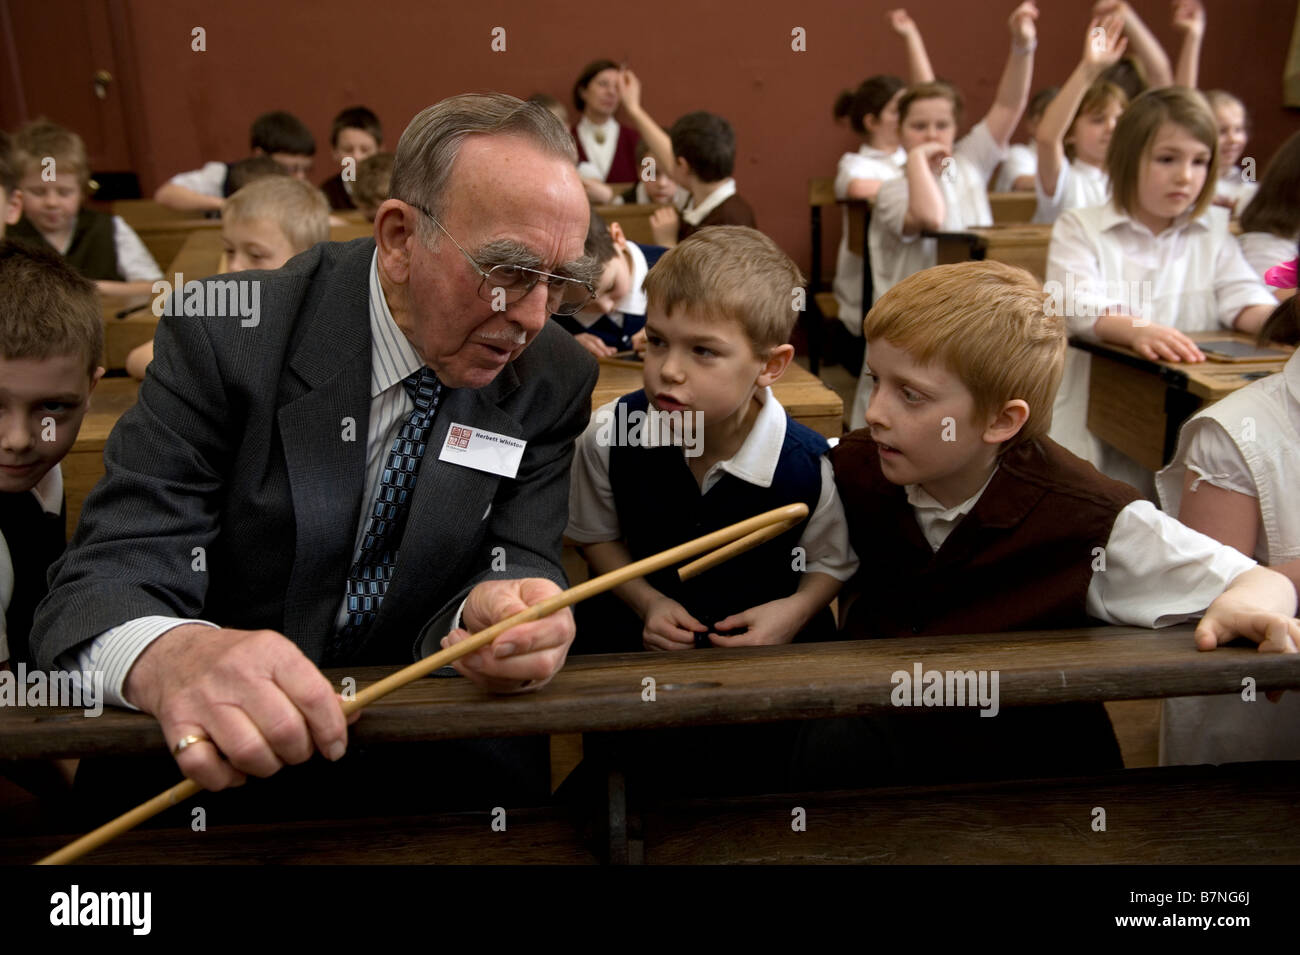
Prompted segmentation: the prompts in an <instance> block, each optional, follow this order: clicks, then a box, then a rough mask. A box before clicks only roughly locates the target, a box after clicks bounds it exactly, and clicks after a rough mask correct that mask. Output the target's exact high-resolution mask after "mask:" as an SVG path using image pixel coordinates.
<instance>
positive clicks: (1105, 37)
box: [1034, 15, 1128, 196]
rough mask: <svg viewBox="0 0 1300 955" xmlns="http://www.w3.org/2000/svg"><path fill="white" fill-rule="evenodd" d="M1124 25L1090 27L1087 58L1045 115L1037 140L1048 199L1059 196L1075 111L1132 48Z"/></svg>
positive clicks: (1110, 20)
mask: <svg viewBox="0 0 1300 955" xmlns="http://www.w3.org/2000/svg"><path fill="white" fill-rule="evenodd" d="M1123 28H1124V23H1123V21H1122V20H1121V19H1120V18H1119V17H1117V16H1114V15H1112V16H1108V17H1104V18H1098V19H1094V20H1093V21H1092V22H1091V23H1089V24H1088V35H1087V37H1086V38H1085V39H1084V41H1083V59H1081V60H1079V65H1078V66H1076V67H1075V68H1074V72H1073V73H1071V74H1070V78H1069V79H1068V80H1066V81H1065V85H1064V86H1062V87H1061V91H1060V92H1059V93H1057V94H1056V95H1055V96H1054V97H1052V101H1051V103H1049V104H1048V106H1047V109H1046V110H1045V111H1044V112H1043V118H1042V120H1041V121H1040V122H1039V124H1038V130H1037V133H1036V135H1035V137H1034V140H1035V143H1034V145H1035V147H1036V149H1037V151H1038V182H1039V185H1041V186H1042V187H1043V194H1044V195H1046V196H1055V195H1056V186H1057V180H1058V179H1060V176H1061V167H1063V166H1064V165H1065V134H1066V133H1068V132H1069V130H1070V122H1071V120H1073V119H1074V114H1075V111H1076V110H1078V108H1079V104H1080V103H1081V102H1083V96H1084V94H1085V93H1087V92H1088V87H1090V86H1092V84H1093V83H1095V82H1096V81H1097V78H1098V77H1099V76H1101V74H1102V73H1104V72H1105V71H1106V69H1107V68H1108V67H1110V66H1111V65H1112V64H1114V63H1117V62H1118V61H1119V58H1120V57H1121V56H1123V55H1124V48H1125V47H1126V46H1127V45H1128V41H1127V40H1125V39H1124V38H1123V37H1122V36H1120V33H1121V32H1122V31H1123Z"/></svg>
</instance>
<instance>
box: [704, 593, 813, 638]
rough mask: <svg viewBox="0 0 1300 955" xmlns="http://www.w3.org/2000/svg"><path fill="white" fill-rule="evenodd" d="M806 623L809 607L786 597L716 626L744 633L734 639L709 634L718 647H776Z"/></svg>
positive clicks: (728, 618)
mask: <svg viewBox="0 0 1300 955" xmlns="http://www.w3.org/2000/svg"><path fill="white" fill-rule="evenodd" d="M807 622H808V610H807V607H806V606H804V605H803V604H801V603H800V602H799V601H797V600H795V599H793V598H791V597H785V598H783V599H781V600H773V601H771V602H769V603H765V604H759V605H758V606H757V607H750V608H749V609H748V610H745V611H742V612H741V613H733V614H732V615H731V616H730V617H724V618H723V619H721V620H719V621H718V622H717V623H716V624H714V627H715V628H716V629H717V630H741V631H743V632H742V633H736V634H733V635H731V636H724V635H722V634H719V633H710V634H709V640H711V641H712V642H713V644H714V645H715V646H719V647H762V646H777V645H779V644H782V643H789V642H790V641H791V640H793V639H794V636H795V634H796V633H798V632H799V631H800V629H802V627H803V625H804V624H805V623H807Z"/></svg>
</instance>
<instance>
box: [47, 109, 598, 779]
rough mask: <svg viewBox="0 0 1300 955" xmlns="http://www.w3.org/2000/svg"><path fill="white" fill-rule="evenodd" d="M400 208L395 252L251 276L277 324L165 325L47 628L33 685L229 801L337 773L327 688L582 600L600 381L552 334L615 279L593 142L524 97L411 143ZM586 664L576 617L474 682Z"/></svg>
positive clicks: (330, 247) (333, 713) (333, 255)
mask: <svg viewBox="0 0 1300 955" xmlns="http://www.w3.org/2000/svg"><path fill="white" fill-rule="evenodd" d="M391 194H392V196H393V197H394V198H391V199H389V200H387V201H386V202H384V203H383V205H382V206H381V207H380V209H379V213H378V216H377V218H376V219H375V234H374V238H373V240H371V239H362V240H357V241H355V242H351V243H347V244H335V243H325V244H321V245H318V246H316V247H315V248H313V249H311V250H310V251H308V252H305V253H303V254H302V255H299V256H297V257H296V258H295V259H293V260H292V261H290V262H289V263H288V264H287V265H286V266H285V267H284V268H283V269H281V270H279V271H276V272H257V273H243V274H241V275H240V277H239V278H240V279H241V280H249V281H254V282H257V283H260V286H259V293H260V298H259V299H258V301H259V302H260V315H258V316H257V318H256V321H255V322H254V321H250V320H249V319H248V318H247V317H244V318H243V319H242V320H241V318H240V317H220V316H213V315H206V316H199V317H181V316H179V315H175V316H170V317H167V318H165V319H164V320H163V321H162V322H161V323H160V325H159V329H158V334H157V348H156V352H157V354H156V357H155V359H154V362H153V365H152V366H151V369H150V372H149V376H148V377H147V378H146V380H145V381H144V383H143V385H142V386H141V389H140V398H139V403H138V404H137V405H136V406H135V407H134V408H132V409H131V410H130V411H129V412H127V413H126V414H125V415H124V416H123V417H122V420H121V421H120V422H119V424H118V426H117V428H116V429H114V432H113V434H112V437H111V438H110V439H109V443H108V445H107V447H106V448H105V455H104V457H105V464H106V471H107V473H106V475H105V478H104V480H103V481H101V482H100V484H99V485H98V486H97V487H96V489H95V491H94V492H93V493H92V494H91V496H90V497H89V499H88V500H87V502H86V505H85V509H84V511H83V516H82V520H81V522H80V524H79V526H78V528H77V533H76V536H75V538H74V540H73V542H72V545H71V547H70V548H69V550H68V552H67V553H66V555H65V556H64V558H63V559H62V560H61V561H60V562H59V563H58V564H57V565H56V566H55V568H54V569H53V571H52V574H53V577H52V581H53V584H52V587H51V590H50V594H49V596H48V598H47V599H46V600H45V601H44V602H43V603H42V605H41V606H40V608H39V609H38V611H37V618H36V621H35V624H34V627H33V631H32V637H31V643H32V647H33V649H34V652H35V654H36V656H37V658H38V660H40V661H41V664H42V665H44V666H47V667H49V666H55V665H57V666H61V667H65V668H67V669H92V668H97V669H101V670H103V671H104V672H105V674H106V679H105V683H106V686H107V689H108V693H109V700H110V702H117V703H119V704H123V705H128V706H135V707H138V708H140V709H142V710H144V711H146V712H149V713H152V714H153V715H154V716H156V717H157V718H158V720H159V722H160V723H161V727H162V730H163V734H164V736H165V738H166V740H167V744H168V746H170V747H172V749H173V754H174V755H175V756H176V760H177V762H178V763H179V765H180V768H181V770H182V771H183V772H184V773H185V774H186V775H188V776H190V777H191V778H193V779H194V780H196V781H197V782H198V783H200V784H201V785H203V786H204V787H206V788H208V789H214V790H215V789H222V788H224V787H227V786H230V785H235V784H238V783H240V782H242V781H243V780H244V779H245V774H254V775H257V776H268V775H270V774H272V773H274V772H276V771H277V770H278V769H279V768H280V767H281V766H283V765H284V764H286V763H290V764H296V763H302V762H304V761H306V760H307V759H308V758H309V757H311V756H312V754H313V753H314V752H315V751H320V752H321V753H323V754H324V755H325V756H327V757H328V758H330V759H338V758H339V757H341V756H342V755H343V753H344V751H345V748H346V740H347V729H346V725H345V720H344V717H343V715H342V712H341V709H340V706H339V700H338V697H337V696H336V695H335V693H334V691H333V689H332V687H331V686H330V683H329V682H328V681H327V680H326V679H325V677H324V676H322V675H321V672H320V670H319V669H318V666H330V665H333V666H341V665H348V664H357V665H360V664H374V663H406V662H409V661H410V660H412V659H413V658H416V657H419V656H422V655H427V654H428V653H431V652H433V651H434V650H436V649H437V647H438V645H439V644H442V645H449V644H450V643H454V642H456V641H458V640H461V639H464V638H465V637H466V636H467V635H468V632H472V631H475V630H478V629H480V628H483V627H486V626H488V625H490V624H491V623H494V622H495V621H497V620H500V619H503V618H504V617H506V616H508V615H510V614H512V613H514V612H517V611H518V610H521V609H523V608H524V607H525V606H528V605H531V604H534V603H537V602H538V601H540V600H542V599H543V598H545V597H547V596H550V595H552V594H554V593H556V592H557V591H558V590H559V588H560V585H561V584H562V583H563V582H564V575H563V571H562V570H561V567H560V546H561V545H560V542H561V534H562V532H563V528H564V525H565V520H566V516H567V509H566V502H567V500H568V475H569V464H570V460H571V457H572V453H573V440H574V438H575V436H577V435H578V434H579V433H580V432H581V431H582V429H583V427H584V426H585V424H586V422H587V419H588V416H589V410H590V404H589V402H590V394H591V390H592V388H593V386H594V384H595V379H596V366H595V362H594V361H593V360H592V359H591V358H590V357H589V356H588V355H587V353H586V352H585V351H584V350H583V349H582V348H581V347H579V346H578V345H576V344H575V343H574V341H573V339H572V337H571V336H569V335H568V334H565V333H564V332H563V330H562V329H560V328H558V327H556V325H555V323H553V322H548V320H547V319H548V315H549V314H551V313H554V312H556V311H560V312H564V311H568V310H570V309H574V310H576V308H578V307H581V305H582V304H585V302H586V301H588V300H589V298H590V295H591V282H592V280H593V279H594V269H593V267H592V263H591V262H590V261H589V260H587V259H584V258H583V243H584V240H585V237H586V232H587V223H588V206H587V200H586V197H585V195H584V193H583V188H582V184H581V181H580V180H579V179H578V176H577V172H576V167H575V162H574V147H573V144H572V140H571V138H570V137H569V135H568V133H567V132H566V131H565V130H564V129H563V127H562V126H561V125H560V124H559V123H558V122H557V121H556V120H555V119H554V118H553V117H552V116H551V115H550V114H549V113H547V112H546V111H545V110H544V109H542V108H540V107H536V106H533V105H527V104H524V103H521V102H520V101H519V100H516V99H514V98H513V97H509V96H504V95H499V94H491V95H466V96H457V97H452V98H450V99H448V100H444V101H443V102H441V103H439V104H437V105H435V106H432V107H429V108H428V109H426V110H424V111H423V112H421V113H420V114H419V115H418V116H417V117H416V118H415V119H414V120H413V121H412V122H411V124H410V126H409V127H408V128H407V130H406V132H405V133H404V134H403V136H402V139H401V142H400V143H399V144H398V147H397V155H396V161H395V164H394V169H393V179H392V190H391ZM209 281H211V280H209ZM481 448H490V449H493V451H494V453H489V454H483V453H477V452H479V449H481ZM501 449H505V450H504V451H502V450H501ZM573 635H574V626H573V618H572V616H571V614H570V613H569V612H568V611H563V612H561V613H557V614H554V615H551V616H550V617H547V618H544V619H542V620H538V621H535V622H533V623H529V624H525V625H521V626H518V627H515V628H513V629H511V630H508V631H507V632H505V633H504V634H502V635H501V636H500V637H498V638H497V639H496V640H495V641H494V642H493V643H492V644H491V645H490V646H488V647H485V648H483V649H482V650H479V651H477V652H475V653H474V654H471V655H469V656H466V657H464V658H462V659H461V660H460V661H458V662H457V664H456V666H457V669H458V670H459V671H460V672H461V673H462V674H463V675H464V676H466V677H468V678H469V679H471V680H473V681H474V682H475V683H477V684H479V685H481V686H483V687H485V688H486V689H488V690H491V691H495V692H518V691H520V690H526V689H530V688H536V687H538V686H540V685H542V684H544V683H545V682H546V681H548V680H549V679H550V678H551V677H552V676H553V675H554V674H555V673H556V671H557V670H558V669H559V668H560V667H561V666H562V665H563V663H564V659H565V655H566V653H567V652H568V649H569V645H570V643H571V642H572V639H573ZM222 754H224V756H225V759H224V760H223V759H222V758H221V756H222Z"/></svg>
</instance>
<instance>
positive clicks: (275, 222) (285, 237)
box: [126, 176, 330, 378]
mask: <svg viewBox="0 0 1300 955" xmlns="http://www.w3.org/2000/svg"><path fill="white" fill-rule="evenodd" d="M329 219H330V208H329V202H328V201H327V200H326V199H325V195H324V193H322V192H321V191H320V190H319V189H317V188H316V187H315V186H313V185H311V184H310V183H306V182H303V181H302V180H301V179H295V178H294V177H292V176H264V177H263V178H261V179H256V180H254V181H253V182H250V183H249V184H248V185H246V186H245V187H244V188H243V189H240V190H239V191H238V192H237V193H235V194H234V195H233V196H231V197H230V198H229V199H227V200H226V206H225V209H224V210H223V211H222V215H221V245H222V248H223V250H224V252H225V261H226V271H227V272H243V271H245V270H247V269H278V268H280V266H282V265H284V264H285V263H286V262H288V261H289V260H290V259H291V258H293V257H294V256H295V255H297V254H298V253H299V252H306V251H307V250H308V249H310V248H311V247H312V246H313V245H315V244H316V243H317V242H326V241H328V240H329V237H330V223H329ZM151 361H153V342H146V343H145V344H143V345H141V346H139V347H138V348H135V349H133V350H132V351H131V353H130V354H129V355H127V357H126V370H127V372H128V373H129V374H130V375H131V376H132V377H133V378H144V375H145V370H146V369H147V368H148V367H149V363H150V362H151Z"/></svg>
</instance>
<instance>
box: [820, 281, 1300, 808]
mask: <svg viewBox="0 0 1300 955" xmlns="http://www.w3.org/2000/svg"><path fill="white" fill-rule="evenodd" d="M1044 305H1045V295H1044V292H1043V290H1042V287H1041V286H1040V285H1039V283H1037V282H1036V281H1035V280H1034V279H1033V278H1032V277H1031V276H1030V274H1029V273H1028V272H1025V271H1024V270H1022V269H1017V268H1013V267H1011V266H1008V265H1004V264H1002V263H998V262H978V263H976V262H970V263H964V264H961V265H945V266H939V267H936V268H932V269H928V270H926V271H925V272H921V273H918V274H917V275H914V276H911V277H909V278H907V279H905V280H903V281H902V282H899V283H898V284H897V285H896V286H894V288H892V289H891V290H890V291H889V292H888V293H886V295H885V296H883V297H882V298H881V299H880V300H879V301H878V302H877V303H876V305H875V307H874V308H873V309H872V310H871V312H870V314H868V316H867V319H866V325H865V333H866V337H867V340H868V347H869V358H868V361H869V364H870V371H869V373H870V374H871V376H872V377H873V378H874V379H875V387H874V389H873V391H872V395H871V402H870V404H869V405H868V408H867V413H866V422H867V426H866V427H865V428H863V429H860V430H858V431H854V432H853V433H852V434H850V435H848V436H846V437H845V438H844V440H843V441H841V442H840V444H839V446H838V447H837V448H836V449H835V450H834V451H833V452H832V453H831V460H832V462H833V464H834V468H835V477H836V481H837V483H838V486H839V491H840V496H841V498H842V500H843V503H844V509H845V513H846V515H847V519H848V525H849V534H850V539H851V541H852V542H853V544H854V546H855V548H856V549H857V551H858V553H860V554H862V555H863V561H862V566H861V569H860V571H859V573H858V576H857V577H856V578H855V580H854V581H853V582H852V583H851V584H850V586H849V588H848V589H849V590H850V591H851V595H852V596H853V597H856V599H855V600H853V601H852V602H851V603H849V605H848V607H847V611H846V612H845V614H844V620H843V624H844V635H845V636H847V637H850V638H868V637H893V636H910V635H914V634H920V635H937V634H953V633H988V632H1002V631H1015V630H1027V629H1050V628H1064V627H1080V626H1093V625H1096V624H1097V623H1098V622H1099V621H1101V622H1105V623H1111V624H1126V625H1130V626H1134V625H1135V626H1143V627H1164V626H1169V625H1171V624H1176V623H1180V622H1183V621H1186V620H1189V619H1193V618H1195V617H1197V616H1201V621H1200V624H1199V625H1198V626H1197V628H1196V642H1197V645H1198V646H1199V647H1200V648H1201V649H1206V650H1208V649H1213V648H1214V647H1215V646H1217V645H1218V644H1220V643H1224V642H1226V641H1228V640H1231V639H1233V638H1234V637H1238V636H1245V637H1249V638H1250V639H1252V640H1254V641H1256V642H1257V643H1260V644H1261V649H1268V650H1280V651H1284V652H1295V651H1296V648H1297V645H1300V623H1297V622H1296V621H1295V620H1294V619H1291V615H1292V614H1294V612H1295V607H1296V594H1295V590H1294V588H1293V587H1292V586H1291V583H1290V581H1288V580H1287V579H1286V578H1284V577H1282V576H1281V575H1280V574H1276V573H1274V572H1273V571H1270V570H1267V569H1265V568H1262V567H1258V566H1256V564H1255V562H1254V561H1252V560H1250V559H1249V558H1247V557H1245V556H1243V555H1242V554H1240V553H1239V552H1237V551H1236V550H1234V549H1233V548H1230V547H1226V546H1224V545H1222V544H1220V543H1219V542H1217V541H1215V540H1213V539H1211V538H1209V537H1206V536H1205V535H1203V534H1199V533H1197V532H1195V531H1192V530H1190V529H1189V528H1187V527H1184V526H1183V525H1182V524H1180V523H1178V522H1177V521H1176V520H1174V519H1173V518H1171V517H1169V516H1168V515H1166V514H1163V513H1162V512H1160V511H1158V510H1157V509H1156V508H1155V507H1154V506H1153V505H1152V504H1151V503H1150V502H1148V501H1145V500H1141V499H1140V498H1139V495H1138V493H1137V492H1136V491H1135V490H1134V489H1133V488H1132V487H1130V486H1128V485H1126V484H1122V483H1120V482H1118V481H1114V480H1111V479H1110V478H1107V477H1105V476H1104V475H1102V474H1100V473H1099V472H1098V471H1097V470H1096V469H1094V468H1093V467H1092V466H1091V465H1090V464H1088V463H1087V462H1085V461H1083V460H1082V459H1080V458H1077V457H1075V456H1074V455H1072V454H1070V453H1069V452H1067V451H1065V450H1064V449H1063V448H1061V447H1060V445H1058V444H1056V443H1055V442H1054V441H1052V440H1051V439H1050V438H1048V437H1047V429H1048V426H1049V425H1050V423H1051V421H1050V418H1051V408H1052V401H1053V397H1054V395H1055V392H1056V388H1057V385H1058V384H1059V382H1060V377H1061V368H1062V364H1063V360H1064V357H1065V347H1066V340H1065V327H1064V320H1063V319H1062V318H1060V317H1059V316H1057V315H1053V314H1049V312H1050V311H1052V310H1049V309H1045V307H1044ZM995 722H996V723H997V724H998V730H997V731H996V732H993V731H989V730H988V729H987V728H986V727H976V726H975V725H974V724H980V723H995ZM974 724H972V723H971V722H970V721H969V720H967V721H964V722H962V721H961V720H957V721H956V722H954V723H953V725H951V726H950V725H949V724H948V722H945V723H944V729H943V733H944V734H948V735H947V738H946V739H944V740H942V741H940V740H939V739H938V736H939V735H941V734H933V737H932V738H931V737H927V740H926V745H925V746H921V747H920V748H916V747H912V748H913V749H915V750H916V752H924V753H926V754H928V755H930V756H934V757H935V759H936V760H937V761H938V762H941V763H943V764H944V765H945V767H946V768H947V769H949V770H953V771H957V772H959V773H960V769H959V767H964V768H965V770H967V771H968V772H967V773H966V774H968V775H987V774H990V773H1001V772H1003V771H1005V772H1016V773H1024V774H1026V775H1030V774H1043V775H1047V774H1054V773H1057V772H1066V771H1075V770H1083V771H1098V770H1103V769H1106V768H1117V767H1118V766H1119V751H1118V748H1117V746H1116V744H1115V740H1114V737H1113V734H1112V733H1111V730H1110V726H1109V723H1108V721H1107V720H1106V715H1105V712H1104V710H1103V709H1102V708H1101V705H1100V704H1087V705H1066V706H1049V707H1038V708H1034V710H1033V711H1027V710H1015V709H1008V710H1005V711H1003V713H1002V714H1000V715H999V717H998V719H997V720H989V721H985V720H979V719H976V720H975V721H974ZM934 725H935V726H938V724H934ZM908 729H909V731H911V730H913V729H915V727H914V726H910V727H909V728H908ZM950 730H951V732H949V731H950ZM913 742H915V741H913ZM909 745H910V744H909ZM938 754H942V755H938ZM840 781H842V782H845V783H847V784H852V783H854V782H856V780H853V779H848V780H840Z"/></svg>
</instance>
